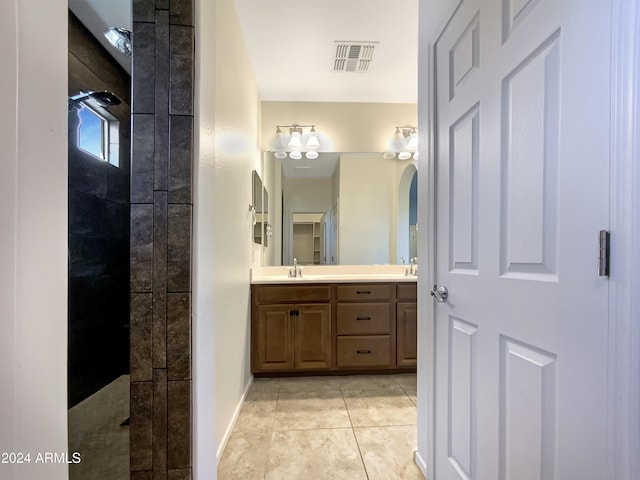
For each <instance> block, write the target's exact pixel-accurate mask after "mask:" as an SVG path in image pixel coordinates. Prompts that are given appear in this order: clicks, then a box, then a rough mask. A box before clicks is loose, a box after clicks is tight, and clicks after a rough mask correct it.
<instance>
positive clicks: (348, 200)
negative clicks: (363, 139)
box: [338, 154, 397, 265]
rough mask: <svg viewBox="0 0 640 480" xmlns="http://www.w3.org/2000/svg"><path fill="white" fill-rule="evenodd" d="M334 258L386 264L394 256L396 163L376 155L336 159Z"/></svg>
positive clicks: (347, 156) (354, 263)
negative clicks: (336, 246) (337, 200)
mask: <svg viewBox="0 0 640 480" xmlns="http://www.w3.org/2000/svg"><path fill="white" fill-rule="evenodd" d="M339 168H340V187H339V188H340V194H339V197H340V200H339V209H340V212H339V223H338V235H339V241H338V258H339V259H340V263H341V264H345V265H361V264H372V263H375V264H386V263H390V262H392V261H393V259H394V257H395V224H396V220H395V217H396V211H395V209H396V204H397V202H396V200H395V198H396V161H395V160H385V159H384V158H382V155H380V154H377V155H376V154H356V155H342V156H341V157H340V165H339Z"/></svg>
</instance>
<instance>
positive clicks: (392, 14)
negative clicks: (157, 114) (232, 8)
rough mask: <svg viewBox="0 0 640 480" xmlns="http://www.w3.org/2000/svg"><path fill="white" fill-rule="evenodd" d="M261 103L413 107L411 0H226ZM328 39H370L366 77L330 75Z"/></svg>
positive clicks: (414, 7)
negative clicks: (231, 3) (230, 2)
mask: <svg viewBox="0 0 640 480" xmlns="http://www.w3.org/2000/svg"><path fill="white" fill-rule="evenodd" d="M234 3H235V5H236V9H237V12H238V17H239V19H240V25H241V29H242V31H243V34H244V39H245V43H246V47H247V50H248V52H249V58H250V61H251V65H252V67H253V71H254V75H255V79H256V82H257V84H258V91H259V93H260V98H261V99H262V100H264V101H306V102H385V103H416V102H417V80H418V0H234ZM335 41H360V42H362V41H375V42H379V44H378V46H377V47H376V52H375V54H374V58H373V62H372V63H371V66H370V69H369V71H368V72H366V73H353V72H350V73H344V72H340V73H335V72H333V71H332V69H333V58H334V56H335V46H334V42H335Z"/></svg>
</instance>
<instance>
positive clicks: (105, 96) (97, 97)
mask: <svg viewBox="0 0 640 480" xmlns="http://www.w3.org/2000/svg"><path fill="white" fill-rule="evenodd" d="M89 97H90V98H91V99H92V100H94V101H95V102H96V103H97V104H98V105H99V106H101V107H103V108H109V107H114V106H116V105H120V103H122V102H121V101H120V99H119V98H118V97H117V96H116V94H115V93H112V92H107V91H104V92H91V93H90V94H89Z"/></svg>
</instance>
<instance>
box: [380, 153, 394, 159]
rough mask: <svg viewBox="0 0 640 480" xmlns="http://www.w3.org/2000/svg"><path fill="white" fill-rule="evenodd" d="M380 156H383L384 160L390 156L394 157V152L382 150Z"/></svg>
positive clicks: (390, 157)
mask: <svg viewBox="0 0 640 480" xmlns="http://www.w3.org/2000/svg"><path fill="white" fill-rule="evenodd" d="M382 158H384V159H385V160H391V159H392V158H396V154H395V153H393V152H384V153H383V154H382Z"/></svg>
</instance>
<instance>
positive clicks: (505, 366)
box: [434, 0, 611, 480]
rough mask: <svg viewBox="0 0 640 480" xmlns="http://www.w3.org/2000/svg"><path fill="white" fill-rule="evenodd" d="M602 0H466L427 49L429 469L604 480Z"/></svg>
mask: <svg viewBox="0 0 640 480" xmlns="http://www.w3.org/2000/svg"><path fill="white" fill-rule="evenodd" d="M610 9H611V2H610V1H606V0H465V1H463V2H462V3H461V5H460V6H459V8H458V9H457V10H456V12H455V13H454V14H453V17H452V18H451V20H450V21H449V23H448V24H447V26H446V28H445V29H444V31H443V33H442V34H441V36H440V37H439V39H438V41H437V43H436V45H435V66H436V97H435V98H436V114H435V118H436V122H435V125H436V127H435V128H436V137H435V138H436V175H437V177H436V185H437V187H436V188H437V194H436V205H437V206H436V230H435V231H436V256H435V257H436V273H435V278H436V280H437V283H438V285H439V286H446V288H447V289H448V297H447V299H446V301H443V302H436V299H435V298H434V303H435V305H436V307H435V320H434V322H435V339H436V342H435V343H436V353H435V360H436V365H435V403H434V405H435V416H434V418H435V464H434V468H435V480H449V479H479V480H539V479H544V480H552V479H553V480H589V479H593V480H602V479H604V478H606V477H607V471H606V468H607V462H606V458H607V448H608V447H607V442H606V440H607V437H606V433H607V431H606V405H607V403H606V400H607V390H606V387H607V345H608V343H607V327H608V326H607V319H608V315H607V309H608V296H607V289H608V286H607V279H606V277H599V276H598V272H597V267H598V232H599V231H600V230H602V229H607V228H608V223H609V191H608V171H609V153H608V150H609V137H610V133H609V110H610V108H609V107H610V105H609V103H610V99H609V97H610V91H609V84H610V78H609V75H610V69H609V59H610V35H611V31H610V18H611V12H610Z"/></svg>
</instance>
